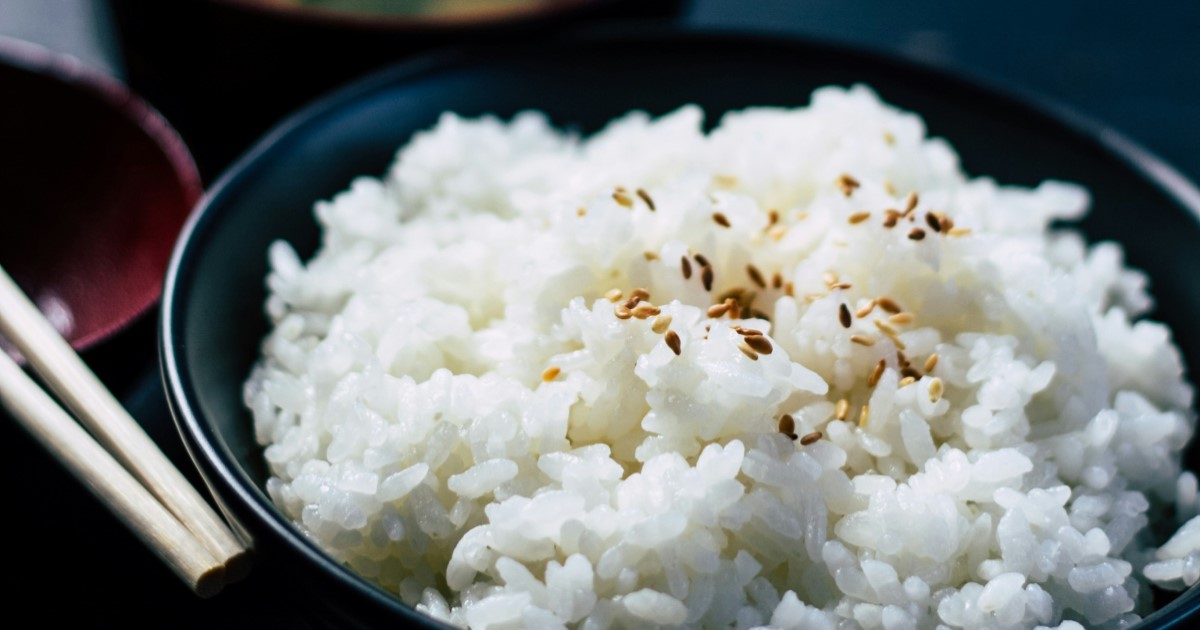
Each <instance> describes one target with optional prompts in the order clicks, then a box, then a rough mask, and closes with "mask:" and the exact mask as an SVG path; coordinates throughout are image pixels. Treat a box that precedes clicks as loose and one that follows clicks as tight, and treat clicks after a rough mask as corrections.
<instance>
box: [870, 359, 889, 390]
mask: <svg viewBox="0 0 1200 630" xmlns="http://www.w3.org/2000/svg"><path fill="white" fill-rule="evenodd" d="M885 369H887V361H885V360H883V359H880V360H879V363H876V364H875V369H873V370H871V375H870V376H868V377H867V387H875V386H876V385H878V384H879V379H880V378H882V377H883V371H884V370H885Z"/></svg>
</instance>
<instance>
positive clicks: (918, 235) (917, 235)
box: [908, 227, 925, 241]
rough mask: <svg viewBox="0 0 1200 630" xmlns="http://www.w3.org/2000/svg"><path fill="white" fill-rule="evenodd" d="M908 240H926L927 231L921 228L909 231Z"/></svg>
mask: <svg viewBox="0 0 1200 630" xmlns="http://www.w3.org/2000/svg"><path fill="white" fill-rule="evenodd" d="M908 238H911V239H912V240H914V241H919V240H921V239H923V238H925V230H922V229H921V228H919V227H915V228H913V229H912V230H911V231H909V233H908Z"/></svg>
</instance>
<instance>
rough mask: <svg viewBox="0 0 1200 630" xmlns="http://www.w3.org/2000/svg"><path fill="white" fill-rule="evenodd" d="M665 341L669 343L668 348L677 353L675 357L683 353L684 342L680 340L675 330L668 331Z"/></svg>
mask: <svg viewBox="0 0 1200 630" xmlns="http://www.w3.org/2000/svg"><path fill="white" fill-rule="evenodd" d="M663 341H665V342H666V343H667V347H668V348H670V349H671V352H674V353H675V356H679V355H680V354H682V353H683V342H682V341H680V340H679V335H678V333H676V332H675V331H674V330H668V331H667V334H666V336H665V337H664V338H663Z"/></svg>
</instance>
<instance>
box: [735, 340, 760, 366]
mask: <svg viewBox="0 0 1200 630" xmlns="http://www.w3.org/2000/svg"><path fill="white" fill-rule="evenodd" d="M738 350H741V351H742V354H744V355H746V356H747V357H749V359H750V360H751V361H757V360H758V353H757V352H755V351H754V348H751V347H750V346H748V345H746V342H745V341H743V342H742V343H739V344H738Z"/></svg>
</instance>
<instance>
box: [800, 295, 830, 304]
mask: <svg viewBox="0 0 1200 630" xmlns="http://www.w3.org/2000/svg"><path fill="white" fill-rule="evenodd" d="M828 295H829V294H828V293H805V294H804V301H805V302H809V303H812V302H816V301H817V300H820V299H822V298H825V297H827V296H828Z"/></svg>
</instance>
